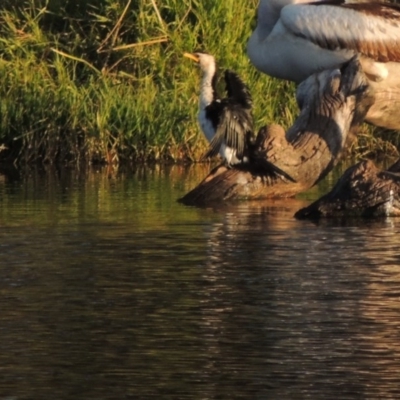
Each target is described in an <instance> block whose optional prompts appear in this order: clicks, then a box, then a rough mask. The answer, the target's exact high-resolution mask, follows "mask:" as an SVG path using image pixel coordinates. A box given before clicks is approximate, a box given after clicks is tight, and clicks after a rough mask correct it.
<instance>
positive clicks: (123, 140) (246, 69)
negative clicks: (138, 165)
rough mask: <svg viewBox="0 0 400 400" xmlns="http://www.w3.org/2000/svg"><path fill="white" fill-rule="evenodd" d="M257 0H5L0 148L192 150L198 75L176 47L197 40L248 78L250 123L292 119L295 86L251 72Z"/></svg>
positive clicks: (132, 154)
mask: <svg viewBox="0 0 400 400" xmlns="http://www.w3.org/2000/svg"><path fill="white" fill-rule="evenodd" d="M257 2H258V1H257V0H246V1H244V0H241V1H237V0H226V1H224V2H216V1H215V0H163V1H160V0H124V1H122V0H96V1H95V0H85V1H80V2H78V0H76V2H74V1H72V0H71V1H69V2H67V5H64V2H58V1H55V0H51V1H46V0H16V1H13V2H6V4H5V5H4V8H3V11H1V12H0V53H1V58H0V78H1V82H2V85H1V86H0V94H1V98H2V102H1V106H0V151H1V149H4V148H7V150H5V151H4V150H3V152H1V153H0V155H3V158H4V157H8V158H10V159H12V160H14V159H18V160H19V161H25V162H31V161H37V160H42V161H45V162H49V163H55V162H65V161H69V162H74V163H76V162H79V161H86V162H93V161H101V162H103V161H106V162H122V161H131V162H136V161H138V160H145V161H148V160H155V161H160V160H167V161H171V160H173V161H178V160H197V159H199V157H200V155H201V154H202V153H203V151H204V150H205V146H206V142H205V140H204V139H203V136H202V134H201V132H200V131H199V127H198V125H197V118H196V115H197V103H198V89H199V80H200V73H199V70H198V69H197V68H196V67H195V66H194V65H193V63H191V62H190V61H189V60H187V59H184V58H183V57H182V54H183V52H185V51H194V50H199V49H202V50H204V51H207V52H209V53H212V54H214V55H215V57H216V59H217V60H218V62H219V66H220V67H221V68H231V69H234V70H236V71H237V72H238V73H239V74H240V75H241V76H242V78H243V79H244V80H245V81H246V82H247V83H248V85H249V86H250V89H251V92H252V95H253V98H254V104H255V109H254V116H255V121H256V127H260V126H262V125H264V124H268V123H271V122H275V123H280V124H282V125H284V126H285V127H288V126H290V125H291V124H292V123H293V121H294V119H295V117H296V115H297V107H296V105H295V100H294V86H293V85H291V84H288V83H286V82H282V81H278V80H275V79H271V78H268V77H267V76H265V75H263V74H260V73H259V72H257V71H256V70H255V69H254V68H253V67H252V66H251V65H250V62H249V60H248V58H247V56H246V53H245V46H246V42H247V40H248V37H249V35H250V32H251V30H252V25H253V24H254V16H255V9H256V4H257ZM8 3H10V4H8Z"/></svg>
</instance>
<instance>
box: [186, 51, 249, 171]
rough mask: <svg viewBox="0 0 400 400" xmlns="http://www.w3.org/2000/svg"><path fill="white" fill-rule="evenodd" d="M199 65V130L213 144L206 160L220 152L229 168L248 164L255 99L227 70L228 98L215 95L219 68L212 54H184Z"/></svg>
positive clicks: (233, 74)
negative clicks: (200, 75)
mask: <svg viewBox="0 0 400 400" xmlns="http://www.w3.org/2000/svg"><path fill="white" fill-rule="evenodd" d="M184 56H185V57H188V58H190V59H191V60H193V61H195V62H196V63H198V64H199V66H200V69H201V71H202V72H203V77H202V81H201V87H200V111H199V115H198V119H199V123H200V127H201V129H202V131H203V133H204V135H205V136H206V138H207V140H208V141H209V143H210V148H209V150H208V151H207V153H206V154H205V155H204V158H207V157H212V156H214V155H216V154H217V153H218V152H219V154H220V155H221V156H222V157H223V159H224V160H225V161H226V162H227V164H228V165H235V164H241V163H246V162H248V149H249V145H250V143H251V140H252V137H253V116H252V99H251V94H250V91H249V89H248V87H247V86H246V84H245V83H244V82H243V81H242V80H241V79H240V77H239V76H238V75H237V74H236V73H235V72H233V71H230V70H226V71H225V83H226V90H227V93H228V96H227V97H226V98H224V99H221V98H219V97H218V95H217V92H216V83H217V65H216V62H215V59H214V57H213V56H212V55H210V54H206V53H184Z"/></svg>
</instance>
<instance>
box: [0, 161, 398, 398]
mask: <svg viewBox="0 0 400 400" xmlns="http://www.w3.org/2000/svg"><path fill="white" fill-rule="evenodd" d="M200 168H203V167H192V168H191V169H185V168H180V167H172V168H169V169H158V168H154V169H143V170H137V171H119V172H118V173H114V172H110V171H108V172H107V171H103V170H98V171H92V172H87V171H86V172H81V173H77V172H76V171H59V172H57V173H55V172H54V171H53V172H48V173H45V174H37V173H33V172H30V173H28V174H26V173H22V174H21V175H20V176H19V177H18V176H17V177H14V179H11V180H10V179H9V177H8V175H7V176H4V175H3V176H2V177H1V178H0V195H1V197H0V206H1V207H0V294H1V297H2V324H1V326H0V368H1V373H0V399H11V398H12V399H39V398H40V399H55V398H57V399H155V398H156V399H337V398H340V399H376V398H380V399H393V398H399V397H400V393H399V392H400V389H399V385H398V371H399V370H400V340H399V339H400V334H399V329H398V328H399V320H400V300H399V299H400V253H399V252H398V240H397V237H398V233H399V224H398V222H397V221H396V220H395V219H393V220H382V221H372V220H370V221H357V220H355V221H347V222H346V223H344V222H343V221H342V222H337V221H336V222H335V221H325V222H321V223H319V224H315V223H312V222H307V221H296V220H295V219H294V218H293V214H294V212H295V211H296V210H297V209H299V208H300V207H302V206H304V205H305V204H307V202H306V201H305V200H285V201H282V200H281V201H268V202H251V203H240V204H237V205H231V206H226V205H221V207H218V208H217V209H215V208H214V209H196V208H192V207H184V206H182V205H180V204H178V203H177V202H176V199H177V198H179V197H180V196H181V195H182V194H183V193H185V192H187V191H188V190H189V189H190V188H191V187H193V185H194V182H198V181H199V180H200V179H201V177H202V176H204V171H203V170H201V169H200Z"/></svg>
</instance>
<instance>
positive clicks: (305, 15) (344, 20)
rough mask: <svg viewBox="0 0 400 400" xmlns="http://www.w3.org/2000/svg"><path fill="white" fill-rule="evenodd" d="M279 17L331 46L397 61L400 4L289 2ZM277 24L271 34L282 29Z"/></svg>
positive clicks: (291, 28) (289, 26)
mask: <svg viewBox="0 0 400 400" xmlns="http://www.w3.org/2000/svg"><path fill="white" fill-rule="evenodd" d="M280 21H281V22H282V24H283V26H284V28H285V29H286V30H288V31H290V32H292V33H293V34H295V35H297V36H300V37H302V38H305V39H307V40H310V41H311V42H313V43H315V44H317V45H318V46H320V47H322V48H325V49H330V50H337V49H348V50H353V51H355V52H358V53H361V54H363V55H364V56H367V57H370V58H372V59H374V60H375V61H379V62H388V61H397V62H399V61H400V6H399V5H397V4H384V3H349V4H342V5H333V4H324V3H323V2H322V3H321V4H318V2H315V3H313V4H290V5H287V6H285V7H283V9H282V10H281V14H280ZM282 24H277V25H276V26H275V28H274V29H273V30H272V32H271V35H274V34H281V33H282Z"/></svg>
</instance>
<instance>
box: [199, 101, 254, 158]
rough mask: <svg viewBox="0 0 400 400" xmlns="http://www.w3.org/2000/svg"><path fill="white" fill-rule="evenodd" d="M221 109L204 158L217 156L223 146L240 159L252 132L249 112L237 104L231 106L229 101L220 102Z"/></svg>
mask: <svg viewBox="0 0 400 400" xmlns="http://www.w3.org/2000/svg"><path fill="white" fill-rule="evenodd" d="M222 103H225V104H223V107H222V108H221V111H220V118H219V122H218V126H217V129H216V132H215V135H214V137H213V138H212V140H211V142H210V148H209V150H208V151H207V153H206V154H205V155H204V158H207V157H212V156H215V155H216V154H218V152H219V150H220V148H221V145H222V144H225V145H226V146H228V147H231V148H233V149H235V150H236V157H237V158H238V159H242V158H243V156H244V153H245V149H246V145H247V136H248V134H249V133H251V132H253V120H252V117H251V112H250V111H249V110H246V109H243V108H242V107H241V106H240V105H238V104H232V103H231V102H230V101H229V99H224V100H223V101H222Z"/></svg>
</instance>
